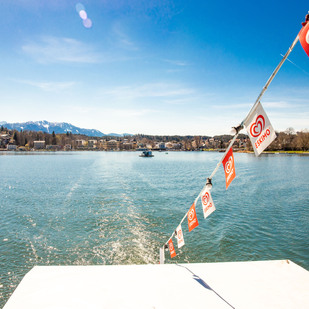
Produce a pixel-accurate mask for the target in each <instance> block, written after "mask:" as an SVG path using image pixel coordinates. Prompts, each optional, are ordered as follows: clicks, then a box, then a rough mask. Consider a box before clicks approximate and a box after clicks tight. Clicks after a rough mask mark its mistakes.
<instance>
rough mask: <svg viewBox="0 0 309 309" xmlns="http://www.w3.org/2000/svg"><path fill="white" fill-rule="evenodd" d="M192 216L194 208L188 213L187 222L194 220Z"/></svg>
mask: <svg viewBox="0 0 309 309" xmlns="http://www.w3.org/2000/svg"><path fill="white" fill-rule="evenodd" d="M194 214H195V211H194V208H192V209H191V210H190V211H189V213H188V219H189V221H192V220H193V218H194Z"/></svg>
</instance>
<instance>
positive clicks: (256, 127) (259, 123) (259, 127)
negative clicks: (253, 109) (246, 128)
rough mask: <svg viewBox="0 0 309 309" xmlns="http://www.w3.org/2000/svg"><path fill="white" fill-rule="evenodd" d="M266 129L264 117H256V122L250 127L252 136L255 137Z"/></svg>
mask: <svg viewBox="0 0 309 309" xmlns="http://www.w3.org/2000/svg"><path fill="white" fill-rule="evenodd" d="M264 127H265V119H264V117H263V116H262V115H259V116H257V117H256V120H255V122H253V123H252V125H251V127H250V134H251V136H253V137H258V136H259V135H260V134H261V132H262V131H263V130H264Z"/></svg>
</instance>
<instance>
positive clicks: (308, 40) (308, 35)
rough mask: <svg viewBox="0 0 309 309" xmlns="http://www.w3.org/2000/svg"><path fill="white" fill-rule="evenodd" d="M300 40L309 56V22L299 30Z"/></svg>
mask: <svg viewBox="0 0 309 309" xmlns="http://www.w3.org/2000/svg"><path fill="white" fill-rule="evenodd" d="M298 36H299V42H300V44H301V46H302V47H303V49H304V51H305V52H306V54H307V55H308V56H309V22H307V25H305V26H304V27H303V28H301V30H300V31H299V34H298Z"/></svg>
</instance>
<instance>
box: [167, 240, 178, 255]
mask: <svg viewBox="0 0 309 309" xmlns="http://www.w3.org/2000/svg"><path fill="white" fill-rule="evenodd" d="M168 247H169V249H170V254H171V258H173V257H175V256H176V251H175V248H174V245H173V241H172V239H170V240H169V241H168Z"/></svg>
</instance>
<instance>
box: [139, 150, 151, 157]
mask: <svg viewBox="0 0 309 309" xmlns="http://www.w3.org/2000/svg"><path fill="white" fill-rule="evenodd" d="M139 156H140V157H144V158H150V157H154V155H153V154H152V152H151V151H150V150H144V151H143V153H142V154H140V155H139Z"/></svg>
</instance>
